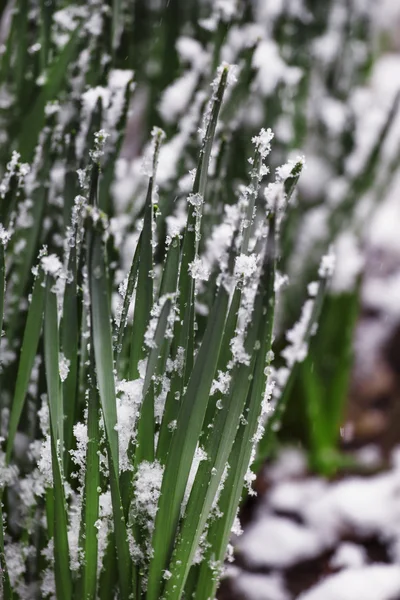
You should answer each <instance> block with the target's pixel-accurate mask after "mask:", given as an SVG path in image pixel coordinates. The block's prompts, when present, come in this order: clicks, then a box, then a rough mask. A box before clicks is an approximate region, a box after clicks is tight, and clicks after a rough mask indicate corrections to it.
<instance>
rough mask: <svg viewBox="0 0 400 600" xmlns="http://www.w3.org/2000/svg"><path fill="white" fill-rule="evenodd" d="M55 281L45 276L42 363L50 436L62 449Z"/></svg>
mask: <svg viewBox="0 0 400 600" xmlns="http://www.w3.org/2000/svg"><path fill="white" fill-rule="evenodd" d="M54 284H55V279H54V278H53V276H51V275H50V274H49V275H47V285H46V302H45V311H44V362H45V370H46V382H47V395H48V400H49V409H50V420H51V427H52V435H53V438H54V440H55V442H54V443H56V441H59V443H60V448H63V439H64V412H63V401H62V393H61V381H60V373H59V355H60V350H59V331H58V309H57V296H56V294H55V293H54V291H53V290H52V288H53V286H54Z"/></svg>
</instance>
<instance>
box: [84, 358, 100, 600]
mask: <svg viewBox="0 0 400 600" xmlns="http://www.w3.org/2000/svg"><path fill="white" fill-rule="evenodd" d="M99 408H100V406H99V398H98V391H97V389H96V379H95V372H94V357H93V353H92V356H91V379H90V388H89V397H88V420H87V428H88V445H87V453H86V473H85V491H84V494H83V497H84V509H83V531H84V534H83V544H82V546H83V548H82V549H83V556H84V557H85V562H84V565H83V574H82V588H83V599H84V600H91V599H92V598H96V588H97V548H98V543H97V533H98V531H97V529H96V527H95V524H96V521H97V519H98V518H99V489H98V488H99V485H100V467H99V453H98V452H99V440H100V431H99Z"/></svg>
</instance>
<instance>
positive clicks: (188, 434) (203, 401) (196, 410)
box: [147, 285, 228, 600]
mask: <svg viewBox="0 0 400 600" xmlns="http://www.w3.org/2000/svg"><path fill="white" fill-rule="evenodd" d="M227 307H228V292H227V290H226V289H225V288H224V286H223V285H221V287H220V290H219V292H218V296H217V298H216V301H215V303H214V306H213V308H212V311H211V314H210V317H209V321H208V326H207V329H206V332H205V334H204V339H203V342H202V344H201V346H200V349H199V351H198V354H197V356H196V360H195V364H194V367H193V371H192V374H191V376H190V379H189V382H188V386H187V390H186V393H185V395H184V398H183V400H182V405H181V409H180V412H179V415H178V424H177V428H176V430H175V433H174V436H173V439H172V442H171V447H170V451H169V454H168V458H167V463H166V466H165V473H164V477H163V482H162V488H161V496H160V502H159V507H158V512H157V515H156V523H155V530H154V536H153V548H154V557H153V559H152V561H151V564H150V573H149V581H148V591H147V600H158V598H159V597H160V594H159V592H160V587H161V580H162V571H163V570H164V569H165V568H166V564H167V562H168V560H169V557H170V553H171V550H172V544H173V540H174V537H175V532H176V527H177V524H178V519H179V513H180V510H181V502H182V499H183V496H184V492H185V488H186V484H187V479H188V476H189V471H190V467H191V464H192V459H193V456H194V453H195V449H196V445H197V440H198V439H199V436H200V432H201V428H202V424H203V419H204V415H205V412H206V408H207V402H208V395H209V391H210V387H211V382H212V379H213V377H214V373H215V369H216V366H217V362H218V355H219V349H220V344H221V339H222V335H223V330H224V325H225V317H226V312H227Z"/></svg>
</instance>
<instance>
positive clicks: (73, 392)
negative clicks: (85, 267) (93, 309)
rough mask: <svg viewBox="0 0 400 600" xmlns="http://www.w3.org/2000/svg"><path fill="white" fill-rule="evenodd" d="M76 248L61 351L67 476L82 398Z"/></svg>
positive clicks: (67, 288) (67, 290)
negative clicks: (65, 366) (64, 364)
mask: <svg viewBox="0 0 400 600" xmlns="http://www.w3.org/2000/svg"><path fill="white" fill-rule="evenodd" d="M76 269H77V264H76V245H75V244H74V245H73V246H72V247H71V249H70V255H69V259H68V273H69V277H68V279H67V281H66V282H65V290H64V301H63V309H62V320H61V348H62V352H63V355H64V358H65V359H66V360H67V361H68V374H67V377H66V379H65V380H64V381H63V382H62V397H63V412H64V446H65V448H64V450H65V459H64V460H65V473H66V475H68V472H69V464H70V454H69V450H70V449H71V447H72V430H73V425H74V423H75V418H76V414H77V407H76V404H77V396H78V350H79V311H78V302H79V298H80V293H79V292H78V289H77V285H76V284H77V272H76Z"/></svg>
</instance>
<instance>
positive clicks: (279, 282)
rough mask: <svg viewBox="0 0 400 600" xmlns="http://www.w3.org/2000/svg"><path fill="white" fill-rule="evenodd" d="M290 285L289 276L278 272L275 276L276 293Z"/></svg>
mask: <svg viewBox="0 0 400 600" xmlns="http://www.w3.org/2000/svg"><path fill="white" fill-rule="evenodd" d="M288 283H289V277H288V276H287V275H282V273H279V271H277V272H276V274H275V281H274V292H275V293H277V292H279V291H280V290H281V289H282V288H283V287H284V286H285V285H287V284H288Z"/></svg>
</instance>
